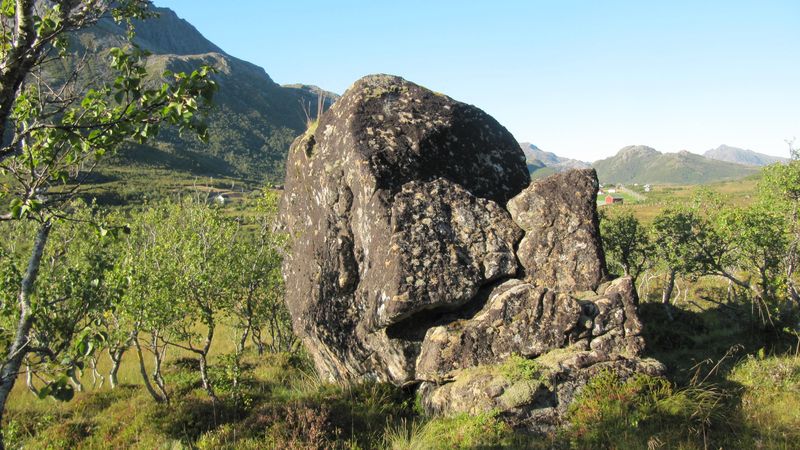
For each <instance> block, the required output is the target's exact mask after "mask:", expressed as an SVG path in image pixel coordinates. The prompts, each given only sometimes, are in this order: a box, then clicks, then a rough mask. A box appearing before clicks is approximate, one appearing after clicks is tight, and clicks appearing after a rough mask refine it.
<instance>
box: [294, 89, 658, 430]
mask: <svg viewBox="0 0 800 450" xmlns="http://www.w3.org/2000/svg"><path fill="white" fill-rule="evenodd" d="M528 183H529V179H528V175H527V170H526V166H525V160H524V156H523V154H522V151H521V149H520V148H519V146H518V145H517V144H516V142H515V140H514V138H513V136H511V134H510V133H509V132H508V131H507V130H506V129H505V128H503V127H502V126H501V125H500V124H498V123H497V122H496V121H495V120H494V119H492V118H491V117H489V116H488V115H486V114H485V113H484V112H482V111H481V110H479V109H477V108H475V107H473V106H469V105H465V104H463V103H459V102H457V101H455V100H453V99H451V98H449V97H446V96H444V95H441V94H437V93H434V92H431V91H429V90H427V89H425V88H422V87H420V86H417V85H415V84H413V83H410V82H408V81H405V80H403V79H401V78H398V77H391V76H385V75H376V76H370V77H366V78H363V79H361V80H359V81H358V82H356V83H355V84H354V85H353V86H352V87H351V88H350V89H349V90H348V91H347V92H346V93H345V95H344V96H342V98H341V99H339V101H338V102H336V104H335V105H334V106H333V107H332V108H331V109H330V110H329V111H328V112H327V113H326V114H324V115H323V116H322V118H321V119H320V121H319V123H318V124H316V125H315V126H313V127H312V128H311V129H310V130H309V131H307V132H306V134H305V135H303V136H301V137H300V138H298V139H297V140H296V141H295V143H294V144H293V145H292V149H291V151H290V155H289V161H288V164H287V176H286V187H285V193H284V196H283V200H282V205H281V217H282V222H283V224H284V226H285V228H286V231H287V232H288V233H289V234H290V236H291V241H292V247H291V251H290V254H288V255H287V257H286V259H285V263H284V277H285V280H286V292H287V294H286V302H287V305H288V307H289V310H290V313H291V315H292V318H293V325H294V329H295V331H296V332H297V333H298V335H299V336H300V337H301V338H302V339H303V341H304V343H305V346H306V349H307V350H308V351H309V353H310V354H311V355H312V356H313V358H314V361H315V364H316V366H317V369H318V371H319V372H320V374H321V375H322V376H323V377H326V378H330V379H337V380H342V379H349V380H366V379H370V380H380V381H388V382H392V383H395V384H398V385H400V384H420V389H421V392H422V395H423V404H424V405H425V407H426V408H427V409H428V410H429V411H431V412H440V413H449V412H458V411H473V410H474V409H475V408H478V409H480V410H486V409H491V408H500V409H501V410H503V411H506V412H508V414H509V417H513V418H514V421H515V423H520V424H527V425H526V426H531V427H532V428H536V427H534V426H533V425H532V424H533V423H542V424H545V423H549V422H552V423H557V422H558V421H559V420H561V419H562V417H561V415H562V414H563V411H565V410H566V405H567V404H568V403H569V402H570V401H571V399H572V397H573V396H574V393H575V392H576V391H578V390H579V389H580V387H581V386H582V385H583V384H585V382H586V380H588V379H589V377H590V376H591V374H592V373H595V372H597V371H598V370H601V369H600V368H611V369H612V370H615V371H617V372H618V373H620V374H622V375H625V374H629V373H633V372H637V371H646V370H647V371H651V372H654V373H655V372H658V368H659V364H658V363H656V362H647V361H642V360H640V359H639V358H638V356H639V354H640V353H641V351H642V348H643V342H642V338H641V337H640V336H639V335H640V333H641V328H642V325H641V323H640V322H639V319H638V316H637V312H636V303H637V299H636V293H635V290H634V289H633V285H632V283H631V281H630V279H620V280H616V281H614V282H612V283H605V284H603V285H601V283H602V282H604V281H605V278H606V267H605V259H604V256H603V252H602V248H601V246H600V237H599V229H598V221H597V212H596V208H595V201H596V193H597V186H598V185H597V177H596V175H595V174H594V171H592V170H581V171H572V172H567V173H563V174H558V175H555V176H553V177H551V178H547V179H544V180H541V181H539V182H536V183H535V184H533V185H531V186H530V187H527V189H526V186H527V184H528ZM518 358H523V360H525V361H534V362H535V364H541V367H542V371H541V376H539V377H538V378H536V379H535V380H531V379H525V380H518V379H516V378H514V376H510V375H508V373H507V371H504V370H499V369H498V368H502V367H503V366H504V365H507V364H508V362H509V361H515V360H516V359H518ZM537 367H538V366H537ZM498 370H499V372H498ZM523 381H524V382H523ZM537 418H538V419H537ZM539 419H541V420H539ZM548 421H549V422H548Z"/></svg>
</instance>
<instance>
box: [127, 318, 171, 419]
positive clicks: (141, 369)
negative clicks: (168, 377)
mask: <svg viewBox="0 0 800 450" xmlns="http://www.w3.org/2000/svg"><path fill="white" fill-rule="evenodd" d="M131 340H132V341H133V346H134V347H136V355H137V356H138V357H139V373H140V374H141V375H142V381H143V382H144V387H145V388H146V389H147V392H148V393H149V394H150V396H151V397H153V400H155V401H156V403H165V402H166V401H167V400H166V398H164V397H161V396H160V395H159V394H158V392H156V390H155V389H154V388H153V384H152V383H150V375H148V374H147V368H146V367H145V365H144V355H143V354H142V346H141V344H139V336H138V333H137V334H134V335H133V337H132V338H131Z"/></svg>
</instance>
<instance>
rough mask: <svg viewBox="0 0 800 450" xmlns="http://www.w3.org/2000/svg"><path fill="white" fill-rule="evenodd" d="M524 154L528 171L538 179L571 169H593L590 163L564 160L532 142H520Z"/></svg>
mask: <svg viewBox="0 0 800 450" xmlns="http://www.w3.org/2000/svg"><path fill="white" fill-rule="evenodd" d="M519 146H520V147H522V152H523V153H525V160H526V162H527V164H528V171H529V172H530V173H531V174H532V175H533V174H534V173H535V177H536V178H540V177H541V176H547V175H550V174H553V173H556V172H564V171H566V170H569V169H586V168H589V167H591V165H590V164H589V163H585V162H583V161H578V160H577V159H570V158H563V157H561V156H558V155H556V154H555V153H551V152H546V151H544V150H542V149H540V148H539V147H537V146H535V145H533V144H531V143H530V142H520V144H519Z"/></svg>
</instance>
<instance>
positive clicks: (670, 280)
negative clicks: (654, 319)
mask: <svg viewBox="0 0 800 450" xmlns="http://www.w3.org/2000/svg"><path fill="white" fill-rule="evenodd" d="M674 289H675V269H670V270H669V275H667V284H665V285H664V291H663V292H662V293H661V303H662V304H663V305H664V309H665V311H666V312H667V317H668V318H669V320H670V321H672V320H675V318H674V317H673V315H672V304H671V303H670V302H669V300H670V299H671V298H672V291H673V290H674Z"/></svg>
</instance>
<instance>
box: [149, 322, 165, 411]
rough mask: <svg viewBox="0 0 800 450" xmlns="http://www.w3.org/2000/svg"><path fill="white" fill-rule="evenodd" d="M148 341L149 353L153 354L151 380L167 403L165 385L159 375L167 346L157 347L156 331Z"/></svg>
mask: <svg viewBox="0 0 800 450" xmlns="http://www.w3.org/2000/svg"><path fill="white" fill-rule="evenodd" d="M150 339H151V340H150V351H151V352H153V380H154V381H155V382H156V387H158V390H159V391H160V392H161V395H162V396H163V398H164V400H165V401H166V402H167V403H169V394H167V385H166V383H165V382H164V377H163V376H162V375H161V364H162V363H163V362H164V356H165V353H166V351H167V346H166V345H164V346H163V348H162V347H160V346H159V345H158V331H156V332H154V333H153V334H152V336H151V338H150Z"/></svg>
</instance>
